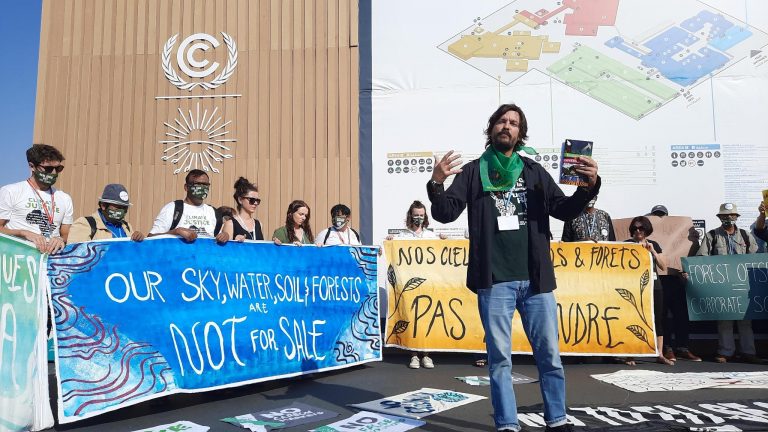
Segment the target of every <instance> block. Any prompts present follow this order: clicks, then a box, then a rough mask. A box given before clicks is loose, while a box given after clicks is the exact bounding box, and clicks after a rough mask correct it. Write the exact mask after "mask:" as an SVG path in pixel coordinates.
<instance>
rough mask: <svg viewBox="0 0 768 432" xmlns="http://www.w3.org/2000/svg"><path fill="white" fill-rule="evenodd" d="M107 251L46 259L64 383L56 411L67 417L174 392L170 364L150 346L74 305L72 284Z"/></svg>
mask: <svg viewBox="0 0 768 432" xmlns="http://www.w3.org/2000/svg"><path fill="white" fill-rule="evenodd" d="M109 246H110V244H109V243H80V244H75V245H71V246H68V247H67V248H66V249H65V250H64V252H62V253H61V254H58V255H52V256H50V257H49V258H48V274H49V279H50V282H51V300H52V302H53V309H54V320H55V326H56V339H57V346H58V363H57V366H58V373H59V376H60V377H61V378H62V379H61V383H60V388H59V411H60V413H62V414H64V415H65V416H80V418H85V417H89V415H87V414H88V413H93V414H92V415H95V414H98V413H100V411H103V410H105V409H107V408H109V407H113V406H118V405H122V404H124V403H126V402H129V401H134V402H137V401H139V400H144V399H149V398H150V397H151V396H152V395H156V394H158V393H162V392H165V391H168V390H172V389H175V385H174V382H173V375H172V374H171V373H170V371H171V368H170V367H169V365H168V362H167V361H166V359H165V358H164V357H163V355H162V354H161V353H160V352H159V351H158V350H156V349H154V348H153V347H152V345H151V344H149V343H145V342H141V341H133V340H131V339H130V338H128V337H127V336H126V335H125V334H123V333H121V332H120V329H119V328H118V327H117V326H115V325H110V323H107V322H104V321H103V320H102V319H101V318H100V317H99V316H98V315H95V314H91V313H89V312H88V310H87V309H86V308H85V307H80V306H78V305H77V304H75V303H74V302H73V301H72V293H71V292H70V291H69V289H70V284H71V282H72V280H73V279H74V278H76V277H77V275H78V274H80V273H85V272H88V271H90V270H91V269H92V268H93V267H94V266H95V265H96V264H97V263H98V262H99V261H100V260H101V259H102V258H103V257H104V256H105V255H106V254H107V253H108V251H109ZM60 417H61V416H60Z"/></svg>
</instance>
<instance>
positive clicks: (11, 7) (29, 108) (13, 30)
mask: <svg viewBox="0 0 768 432" xmlns="http://www.w3.org/2000/svg"><path fill="white" fill-rule="evenodd" d="M41 9H42V0H23V1H11V2H6V3H5V4H4V5H3V13H2V14H0V40H2V41H4V42H3V50H2V57H0V82H1V83H3V86H2V95H3V97H2V102H0V131H2V135H0V140H1V141H0V149H2V156H1V157H0V185H4V184H8V183H14V182H17V181H21V180H24V179H25V178H27V176H28V175H29V170H28V169H27V160H26V157H25V156H24V152H25V151H26V149H28V148H29V147H30V145H32V131H33V129H34V123H35V92H36V90H37V58H38V51H39V48H40V12H41Z"/></svg>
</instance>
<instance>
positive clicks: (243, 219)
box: [222, 177, 264, 242]
mask: <svg viewBox="0 0 768 432" xmlns="http://www.w3.org/2000/svg"><path fill="white" fill-rule="evenodd" d="M234 187H235V193H234V195H233V197H234V198H235V205H236V206H237V209H236V210H235V213H234V214H233V215H232V219H230V220H229V221H226V222H224V227H223V228H222V229H223V230H225V231H227V232H229V236H230V238H232V239H234V240H235V241H239V242H242V241H244V240H264V234H263V233H262V232H261V222H259V220H258V219H256V209H258V208H259V204H261V198H259V189H258V188H257V187H256V185H255V184H253V183H251V182H249V181H248V179H247V178H245V177H240V178H238V179H237V181H236V182H235V186H234Z"/></svg>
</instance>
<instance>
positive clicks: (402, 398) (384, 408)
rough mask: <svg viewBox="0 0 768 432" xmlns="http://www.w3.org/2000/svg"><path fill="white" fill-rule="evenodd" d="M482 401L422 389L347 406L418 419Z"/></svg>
mask: <svg viewBox="0 0 768 432" xmlns="http://www.w3.org/2000/svg"><path fill="white" fill-rule="evenodd" d="M482 399H485V396H478V395H473V394H469V393H461V392H456V391H452V390H438V389H433V388H422V389H421V390H416V391H412V392H408V393H403V394H399V395H395V396H390V397H386V398H382V399H376V400H373V401H370V402H364V403H359V404H350V405H349V406H352V407H355V408H359V409H362V410H368V411H375V412H383V413H387V414H391V415H396V416H401V417H409V418H415V419H420V418H423V417H426V416H429V415H432V414H436V413H439V412H442V411H447V410H449V409H451V408H456V407H458V406H461V405H466V404H468V403H472V402H475V401H479V400H482Z"/></svg>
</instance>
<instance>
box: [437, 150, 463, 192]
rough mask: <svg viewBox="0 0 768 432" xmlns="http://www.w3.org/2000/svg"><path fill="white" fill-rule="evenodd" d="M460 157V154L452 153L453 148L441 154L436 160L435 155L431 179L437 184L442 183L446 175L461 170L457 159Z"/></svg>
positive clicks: (448, 175)
mask: <svg viewBox="0 0 768 432" xmlns="http://www.w3.org/2000/svg"><path fill="white" fill-rule="evenodd" d="M460 157H461V155H460V154H458V153H456V154H454V153H453V150H451V151H449V152H448V153H446V154H445V156H443V158H442V159H440V161H439V162H438V160H437V156H435V166H434V169H433V170H432V181H433V182H435V183H438V184H443V183H444V182H445V179H447V178H448V177H450V176H452V175H454V174H458V173H460V172H461V168H458V166H459V165H461V161H460V160H458V159H459V158H460Z"/></svg>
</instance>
